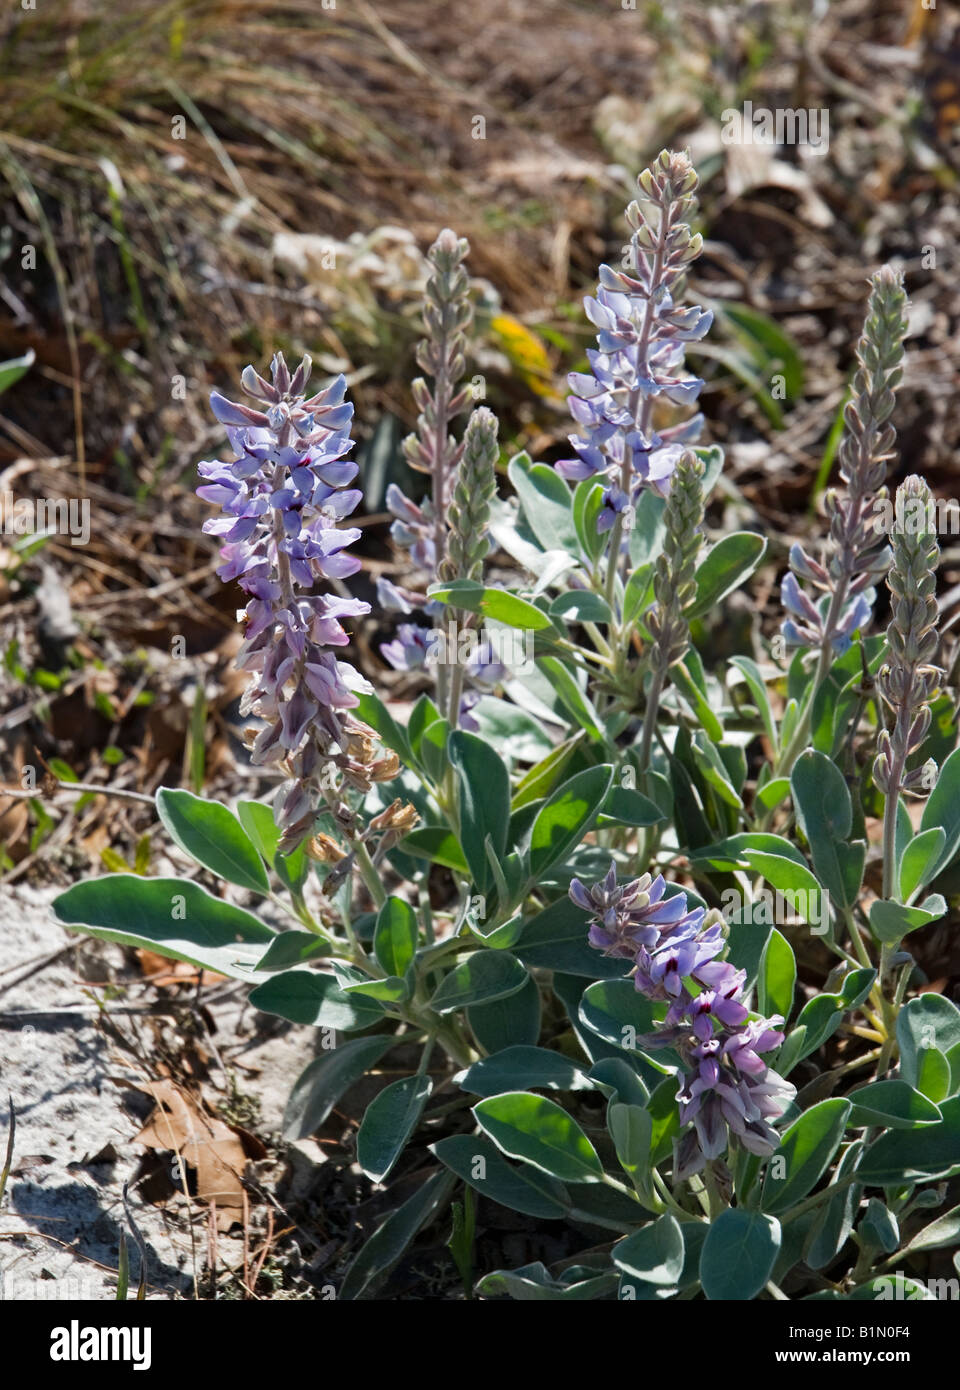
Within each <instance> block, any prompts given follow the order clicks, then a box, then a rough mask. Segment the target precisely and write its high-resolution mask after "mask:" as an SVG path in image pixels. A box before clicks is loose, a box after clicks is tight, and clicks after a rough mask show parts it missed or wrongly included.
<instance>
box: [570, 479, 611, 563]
mask: <svg viewBox="0 0 960 1390" xmlns="http://www.w3.org/2000/svg"><path fill="white" fill-rule="evenodd" d="M604 492H605V488H604V486H603V483H602V482H601V481H600V479H599V478H596V477H593V478H584V479H583V480H582V481H581V482H579V483H578V484H577V486H576V489H575V490H574V494H573V524H574V527H575V528H576V532H577V540H578V542H579V544H580V550H581V551H582V553H583V554H584V555H585V556H586V557H587V559H588V560H591V561H596V560H599V558H600V556H601V555H602V554H603V551H604V547H605V546H606V544H607V536H606V534H605V533H603V532H600V531H598V530H597V518H598V517H599V515H600V512H601V511H602V509H603V497H604Z"/></svg>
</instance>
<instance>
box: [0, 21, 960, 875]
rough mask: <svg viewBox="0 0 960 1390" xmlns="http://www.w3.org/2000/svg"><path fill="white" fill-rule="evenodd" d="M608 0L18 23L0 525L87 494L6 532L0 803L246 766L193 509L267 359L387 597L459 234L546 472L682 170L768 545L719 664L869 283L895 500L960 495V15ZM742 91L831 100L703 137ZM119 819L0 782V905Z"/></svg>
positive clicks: (0, 30) (808, 494)
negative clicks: (607, 281) (768, 126)
mask: <svg viewBox="0 0 960 1390" xmlns="http://www.w3.org/2000/svg"><path fill="white" fill-rule="evenodd" d="M627 2H628V0H624V3H621V0H538V2H537V3H536V4H532V3H530V0H471V2H470V3H469V4H468V3H465V0H454V3H450V4H446V5H442V6H441V5H437V4H436V3H429V0H393V3H391V4H390V5H386V4H384V3H383V2H382V0H326V3H321V0H244V2H243V3H240V0H170V3H165V4H158V3H156V0H56V3H53V0H36V4H35V8H32V7H31V8H24V7H23V6H21V4H20V3H19V2H18V0H9V3H8V5H7V7H6V8H5V11H4V13H3V15H2V17H0V189H2V194H0V196H2V198H3V216H2V219H0V362H2V361H4V360H6V359H18V358H25V359H26V360H27V361H28V362H30V365H29V368H28V369H27V370H26V371H25V372H24V373H23V374H22V375H21V376H20V377H19V379H18V380H16V381H15V382H13V381H10V382H9V383H8V389H7V390H6V391H5V392H4V394H3V396H2V398H0V506H2V505H3V502H2V499H3V496H4V494H5V493H7V494H16V495H17V496H37V497H51V496H54V497H57V496H66V497H86V498H89V499H90V501H91V504H92V517H93V535H92V539H91V542H90V544H89V545H88V546H85V547H73V546H71V545H70V544H69V543H68V540H67V539H66V538H64V537H62V536H59V537H58V536H51V537H47V538H16V537H12V536H11V535H9V534H6V533H4V532H2V531H0V656H2V658H3V663H2V671H0V784H6V785H7V786H8V787H18V786H20V785H21V783H20V774H21V771H22V768H23V767H24V766H25V765H27V764H30V763H35V762H36V758H37V754H38V753H39V755H40V757H41V759H43V760H44V764H45V766H46V767H47V768H48V769H49V770H50V771H51V774H52V775H53V776H55V777H68V778H77V777H79V778H81V779H82V780H86V781H91V782H93V783H97V782H98V781H107V780H111V781H114V782H118V781H119V782H120V783H122V784H124V785H127V786H129V787H131V788H138V789H140V790H143V791H152V790H153V789H154V788H155V787H156V786H157V785H158V784H160V783H161V782H167V783H170V782H173V783H178V782H180V781H183V782H184V784H185V785H192V786H194V787H196V788H198V789H199V788H200V787H202V786H205V785H206V786H208V787H211V788H212V789H213V790H214V794H216V790H217V788H218V786H219V788H220V789H224V788H226V789H229V788H230V786H231V784H232V782H233V781H234V779H235V778H236V777H237V776H240V775H246V774H241V772H238V771H237V764H236V749H237V745H236V741H235V738H234V733H235V729H234V720H233V711H234V702H235V700H236V698H237V695H238V694H239V686H238V684H237V680H236V676H235V674H233V673H232V668H231V658H232V655H233V652H234V651H235V648H236V644H237V642H238V640H239V638H238V633H237V630H236V622H235V609H236V607H237V600H238V595H237V593H236V592H231V591H230V590H225V589H224V586H222V585H221V584H220V583H219V581H218V580H217V579H216V576H215V573H214V569H215V552H214V549H213V547H212V546H211V545H210V543H209V542H208V540H207V538H205V537H204V536H202V534H201V533H200V526H201V523H202V520H203V518H204V517H205V516H206V515H207V514H208V508H206V507H205V506H204V505H203V504H201V503H200V502H198V501H197V499H196V498H195V497H194V495H193V491H192V489H193V486H194V485H195V465H196V462H197V460H198V459H200V458H205V457H210V456H213V455H215V454H216V453H218V452H219V451H220V449H221V447H222V443H221V431H220V429H219V427H217V426H216V424H215V422H214V421H213V420H212V417H211V415H210V413H209V410H208V406H207V396H208V392H209V390H210V389H211V387H213V386H217V387H219V388H221V389H230V388H231V387H232V385H233V382H234V380H235V378H236V376H237V374H238V372H239V370H240V369H241V368H242V367H243V366H244V365H245V364H246V363H247V362H248V361H254V362H256V363H258V364H260V365H261V366H262V365H263V364H264V363H265V362H266V361H268V360H269V357H270V355H271V353H272V352H273V351H274V350H276V349H277V348H281V349H283V350H284V351H285V352H287V353H288V354H289V355H290V356H291V357H294V358H295V357H297V356H298V354H299V353H300V352H302V351H309V352H310V353H311V354H312V355H313V357H314V360H315V363H316V367H315V371H316V372H317V373H318V374H320V375H326V374H330V373H334V372H339V371H343V372H345V373H346V374H347V376H348V379H349V381H350V390H351V395H352V398H353V399H354V401H355V404H356V412H357V429H356V434H357V438H358V449H359V456H360V459H361V463H362V466H363V477H364V483H365V490H366V500H365V508H366V515H365V516H364V517H362V518H361V522H360V524H361V525H363V526H364V529H365V536H364V542H363V545H362V549H363V551H364V556H365V562H366V573H365V575H364V576H358V583H357V585H355V586H354V587H355V588H356V589H357V590H358V592H360V593H361V594H362V596H364V597H368V598H372V592H373V591H372V583H371V579H372V577H373V576H375V575H376V574H377V573H381V572H384V571H386V572H388V573H393V572H394V564H395V559H394V557H393V556H392V554H391V551H390V547H389V541H388V536H387V525H386V521H385V518H384V515H383V511H382V499H383V493H384V490H385V487H386V484H387V482H388V481H390V480H391V479H392V480H396V481H398V482H400V484H401V486H404V487H405V488H406V489H407V490H409V491H411V492H412V493H413V494H414V495H415V496H416V495H419V491H420V490H421V487H422V484H421V483H420V482H419V481H418V480H415V479H412V478H411V477H410V476H409V475H407V474H405V472H404V469H403V466H402V463H401V460H400V455H399V449H398V447H397V445H398V441H399V439H400V438H401V437H402V435H403V434H404V433H405V432H406V431H407V430H408V429H409V428H410V427H411V425H412V423H413V417H414V414H415V411H414V409H413V405H412V401H411V398H410V393H409V381H410V377H411V376H412V375H413V374H414V372H415V369H414V365H413V347H414V344H415V342H416V339H417V337H418V335H419V304H420V293H421V289H422V284H423V279H424V268H425V263H424V252H425V251H426V249H427V247H428V246H429V244H430V243H431V241H432V240H433V238H434V237H435V235H436V233H437V231H438V230H439V229H440V228H441V227H443V226H446V225H449V226H452V227H454V228H455V229H456V231H457V232H458V233H460V234H462V235H466V236H467V237H468V238H469V240H470V243H471V247H472V253H471V258H470V271H471V274H472V276H473V277H474V288H475V296H476V301H477V332H476V337H475V341H474V348H473V356H472V360H471V362H470V364H469V371H470V374H471V375H473V374H478V375H480V376H482V377H483V379H484V382H485V384H486V395H487V401H488V404H490V405H491V406H492V407H493V408H494V409H495V410H496V411H497V413H498V414H499V416H500V419H501V438H502V440H503V442H504V459H505V460H506V459H507V458H508V457H509V456H510V454H511V453H512V452H514V451H515V450H516V449H517V448H520V447H524V448H527V449H528V450H529V451H530V452H531V454H532V455H534V456H535V457H538V458H542V459H546V460H548V461H549V460H551V459H554V458H557V457H560V456H562V453H563V452H564V447H565V446H564V444H563V439H564V436H565V434H566V433H567V432H568V431H569V429H570V427H571V426H570V421H569V417H568V414H567V412H566V408H565V406H564V396H565V384H564V376H565V373H566V372H567V371H569V370H570V369H571V368H575V367H577V366H578V365H580V363H581V361H582V358H583V353H584V349H585V347H586V346H588V345H589V343H590V341H591V329H590V326H589V324H588V323H587V322H586V320H585V318H584V315H583V312H582V308H581V303H580V301H581V297H582V295H583V294H584V293H585V292H592V289H593V285H594V282H595V278H596V267H597V264H598V262H599V261H601V260H603V259H609V258H615V259H618V258H619V247H620V246H621V244H622V242H623V240H624V238H625V232H624V223H623V220H622V211H623V207H624V204H625V202H626V201H627V200H628V199H629V197H630V196H631V190H632V187H633V180H634V178H635V176H636V173H637V172H638V170H639V169H640V168H642V167H643V165H644V164H645V163H646V162H648V161H649V160H650V159H651V158H652V157H653V156H655V155H656V153H657V152H658V151H659V149H661V148H662V147H663V146H666V145H679V146H689V148H690V150H691V153H692V155H693V157H694V159H695V161H696V163H697V166H698V168H699V171H700V174H701V179H702V200H701V228H700V229H701V230H702V231H703V233H704V236H705V239H706V249H705V254H704V256H703V258H702V260H701V261H700V262H699V263H698V265H697V267H696V274H695V276H694V277H693V280H692V283H691V287H690V293H691V296H692V297H694V298H696V300H697V301H698V302H702V303H708V304H710V305H711V306H712V307H713V308H714V309H715V311H716V313H717V323H716V327H715V329H714V331H713V332H712V334H711V336H710V339H709V341H708V342H707V343H705V344H703V345H702V351H701V352H699V353H698V354H697V355H696V356H695V357H694V358H693V361H694V365H695V366H696V368H697V369H698V370H699V371H700V372H701V374H702V375H704V376H705V377H706V379H707V387H706V390H705V393H704V397H703V405H704V410H705V412H706V414H707V417H708V426H709V432H710V436H711V438H712V439H713V440H714V441H716V442H719V443H722V444H723V445H724V446H725V448H726V449H727V456H728V465H727V471H726V474H725V480H724V483H723V487H722V491H721V495H720V497H719V499H718V501H717V502H716V503H715V505H714V508H713V509H712V511H711V517H710V521H711V526H712V527H714V528H718V529H719V528H722V527H724V526H727V525H729V524H733V523H736V524H737V525H740V526H743V525H746V526H752V527H755V528H756V529H760V530H762V531H764V532H765V533H767V534H768V535H769V537H770V538H771V542H772V545H771V552H770V564H769V566H768V568H767V569H766V570H765V571H763V572H762V574H761V575H760V576H759V577H758V580H757V583H756V585H755V590H754V595H753V599H752V601H751V602H750V603H749V604H745V605H744V611H743V612H742V614H741V615H740V617H739V618H737V617H736V615H735V621H734V622H732V623H730V624H728V625H727V626H726V627H725V629H724V630H723V631H716V632H714V633H713V634H709V633H708V634H707V636H708V637H710V638H711V639H712V640H713V642H714V645H715V647H716V648H717V650H718V652H723V651H732V650H747V649H749V646H750V644H751V642H753V641H754V640H755V639H756V638H757V637H758V636H761V637H762V635H763V633H764V632H765V631H767V632H768V631H770V630H772V627H773V625H774V623H775V621H776V619H777V616H778V614H777V607H778V599H777V592H778V590H777V584H778V579H779V570H781V569H782V564H783V555H784V554H785V550H786V548H787V546H788V545H789V543H790V541H791V540H792V539H793V538H794V537H795V536H798V535H803V534H809V532H810V531H811V529H819V528H820V525H821V523H820V521H819V519H818V518H817V516H816V504H817V498H818V496H819V494H820V493H821V492H822V490H823V488H824V486H825V485H826V483H827V480H828V479H829V477H830V473H831V467H832V463H833V457H834V452H835V449H836V444H837V442H838V421H839V418H840V410H841V408H842V403H843V400H844V394H845V390H846V385H847V381H848V378H849V374H850V370H851V364H852V351H853V346H854V343H855V340H856V336H857V333H858V331H859V327H860V324H861V322H862V317H863V307H864V302H865V293H866V285H865V280H866V276H867V274H868V272H869V271H870V270H872V269H874V268H875V267H876V265H877V264H879V263H880V262H881V261H883V260H887V259H892V260H894V261H895V262H896V263H897V264H898V265H901V266H902V267H903V268H904V270H905V271H906V274H907V279H908V285H909V289H910V294H911V300H912V309H911V339H910V342H909V344H908V347H909V358H908V363H909V365H908V370H907V377H906V383H905V386H904V389H903V391H902V394H901V398H900V402H899V405H898V413H897V424H898V430H899V433H900V438H901V444H902V462H900V463H898V465H897V468H898V471H897V473H896V474H895V477H894V481H897V480H899V478H900V477H901V476H903V475H904V474H905V473H906V472H908V471H921V472H924V473H926V474H927V476H928V478H929V480H930V482H931V485H932V486H933V487H934V488H935V489H936V490H939V491H940V492H941V493H945V494H946V495H950V494H951V493H952V492H954V491H955V490H956V488H955V485H953V484H952V483H951V479H953V478H954V477H955V472H954V470H955V466H956V459H957V445H958V437H960V423H958V419H960V417H958V415H957V412H956V410H955V409H954V408H953V399H954V397H955V394H956V389H957V379H958V362H960V346H958V344H960V336H958V324H960V281H958V276H957V272H956V255H957V253H956V247H957V245H958V233H960V226H958V223H960V211H958V206H957V198H956V191H957V177H958V169H960V95H958V92H960V39H958V28H957V17H956V11H955V10H954V9H953V8H952V7H949V6H947V5H946V4H944V3H942V4H938V5H936V6H934V7H932V8H930V9H927V8H926V7H925V6H924V4H923V3H922V0H837V3H829V4H828V3H826V0H817V3H795V2H794V0H770V2H769V3H718V4H715V5H712V6H710V7H704V6H702V5H701V4H699V3H697V0H689V2H688V0H670V3H667V4H663V5H659V4H651V3H645V0H636V4H635V7H631V8H627V7H625V4H626V3H627ZM25 3H27V4H29V3H30V0H25ZM928 3H929V0H928ZM748 100H749V101H752V102H753V103H754V105H755V106H757V107H760V106H762V107H766V108H770V109H774V110H775V109H778V108H781V109H782V108H791V109H799V108H803V109H809V108H815V109H819V110H826V111H828V112H829V120H830V141H829V147H828V149H827V150H825V151H824V152H821V153H817V152H814V151H812V150H810V149H803V148H801V147H797V146H776V147H771V146H763V145H725V144H724V143H723V141H722V139H721V129H722V115H723V112H724V111H725V110H727V109H729V108H731V107H736V108H739V107H741V106H742V104H743V103H744V102H745V101H748ZM31 248H33V252H32V254H31ZM3 385H4V381H3V380H2V379H0V388H2V386H3ZM774 385H776V387H777V389H774ZM945 545H946V555H945V564H944V570H945V577H944V583H945V586H946V593H945V608H946V609H947V611H948V614H949V613H950V612H952V611H953V609H952V605H955V595H954V588H955V586H956V583H957V578H958V576H957V573H956V571H957V568H958V566H957V559H958V556H957V555H956V554H955V553H954V551H953V550H951V548H950V543H949V541H946V542H945ZM741 619H742V621H741ZM947 620H948V621H949V617H948V619H947ZM389 627H390V624H389V622H388V621H385V620H384V619H383V618H382V617H380V616H378V615H377V614H376V613H374V615H372V618H371V620H370V622H369V623H368V624H367V625H365V627H363V628H362V629H361V631H360V632H359V633H358V638H357V645H358V647H359V658H360V661H361V664H362V665H364V666H365V667H366V669H367V670H368V672H369V673H372V674H373V675H374V676H375V678H376V679H377V681H378V683H379V685H380V686H381V688H384V689H386V690H388V691H392V692H393V693H394V694H395V695H397V696H399V697H401V698H402V697H403V696H404V695H405V693H406V688H405V687H404V685H403V680H404V679H405V678H402V677H398V676H396V674H395V673H389V672H387V671H386V670H385V668H384V663H383V662H382V661H381V659H380V657H379V656H378V654H377V650H376V648H377V644H378V643H379V641H380V640H382V638H383V637H384V636H385V635H386V633H387V632H388V631H389ZM177 637H182V638H183V642H184V649H185V651H186V655H187V659H186V660H185V661H184V660H178V661H174V660H172V659H171V645H172V643H173V642H174V639H175V638H177ZM398 682H399V684H398ZM106 811H107V808H106V807H105V806H104V803H103V799H102V798H100V799H97V800H92V799H91V800H89V801H88V800H85V799H84V798H80V799H78V801H77V803H76V805H75V806H73V807H72V808H71V809H70V810H69V812H67V813H66V814H64V815H63V817H62V818H59V819H58V818H57V813H51V811H50V810H49V809H48V807H47V806H46V805H45V804H44V803H43V802H42V801H41V800H39V799H33V800H30V801H24V800H23V799H18V800H5V799H4V798H3V796H2V789H0V880H2V879H3V878H4V877H8V878H9V877H12V876H15V877H22V876H23V875H25V874H28V873H29V872H30V871H31V870H36V868H37V867H38V865H39V863H40V862H41V861H42V862H43V863H44V864H45V866H46V869H45V871H47V872H52V873H53V874H54V876H56V877H59V878H60V879H63V878H69V877H70V876H72V875H73V874H74V873H76V872H77V871H78V870H81V869H82V870H85V869H86V868H87V867H88V866H89V864H90V862H91V861H94V862H96V861H97V860H98V859H99V860H100V861H102V862H103V863H104V864H105V865H106V866H107V867H120V866H122V865H123V864H124V863H129V864H131V865H133V864H135V863H136V864H137V866H140V864H141V863H143V864H144V865H145V864H146V862H147V859H148V857H149V856H148V854H147V851H146V850H144V849H143V848H142V845H141V841H142V829H143V811H142V809H140V810H138V809H137V808H136V807H135V806H134V807H133V808H132V809H131V808H127V809H123V808H122V807H121V808H119V809H118V807H117V805H116V804H115V803H111V804H110V806H109V819H108V816H107V814H106ZM138 816H139V820H138ZM124 855H126V856H127V858H126V859H124V857H123V856H124ZM138 855H139V858H138ZM145 856H146V857H145ZM118 861H119V862H118Z"/></svg>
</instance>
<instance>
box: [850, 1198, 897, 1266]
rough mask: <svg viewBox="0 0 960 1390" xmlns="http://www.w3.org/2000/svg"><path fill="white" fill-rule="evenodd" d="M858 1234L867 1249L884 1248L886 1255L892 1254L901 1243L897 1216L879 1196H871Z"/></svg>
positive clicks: (861, 1219) (877, 1249)
mask: <svg viewBox="0 0 960 1390" xmlns="http://www.w3.org/2000/svg"><path fill="white" fill-rule="evenodd" d="M857 1234H858V1236H859V1237H860V1239H861V1241H862V1242H863V1244H864V1246H865V1247H866V1248H867V1249H869V1250H876V1251H881V1250H882V1251H883V1253H884V1254H886V1255H892V1254H893V1252H894V1250H896V1248H897V1246H898V1245H899V1244H900V1227H899V1225H898V1223H897V1218H896V1217H895V1216H894V1214H893V1212H892V1211H890V1210H889V1209H888V1208H887V1207H886V1206H885V1205H884V1203H883V1202H881V1201H880V1200H879V1198H877V1197H871V1198H870V1200H869V1202H868V1203H867V1209H866V1211H865V1212H864V1214H863V1216H862V1217H861V1218H860V1225H859V1226H858V1228H857Z"/></svg>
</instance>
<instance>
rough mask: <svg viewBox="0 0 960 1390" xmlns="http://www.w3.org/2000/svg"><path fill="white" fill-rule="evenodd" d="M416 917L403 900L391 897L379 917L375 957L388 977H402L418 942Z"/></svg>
mask: <svg viewBox="0 0 960 1390" xmlns="http://www.w3.org/2000/svg"><path fill="white" fill-rule="evenodd" d="M418 936H419V933H418V929H417V914H416V913H415V912H414V910H413V908H412V907H411V906H410V904H409V903H408V902H404V900H403V898H396V897H390V898H387V901H386V902H385V903H384V904H383V907H381V909H380V911H379V912H378V913H377V924H376V926H375V927H374V929H373V953H374V955H375V956H376V958H377V961H378V962H379V964H380V965H381V966H382V967H383V969H384V970H385V971H386V972H387V974H388V975H399V976H401V977H402V976H403V975H404V973H405V971H406V969H407V966H408V965H409V964H410V962H411V961H412V960H413V957H414V954H415V952H416V949H417V940H418Z"/></svg>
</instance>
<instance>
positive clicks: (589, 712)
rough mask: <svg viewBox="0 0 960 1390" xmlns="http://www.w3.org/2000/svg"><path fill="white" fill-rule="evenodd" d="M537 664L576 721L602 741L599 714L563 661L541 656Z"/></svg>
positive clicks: (593, 736) (593, 737) (602, 735)
mask: <svg viewBox="0 0 960 1390" xmlns="http://www.w3.org/2000/svg"><path fill="white" fill-rule="evenodd" d="M537 666H538V667H539V669H540V670H541V671H542V672H543V674H544V675H545V676H546V677H547V679H548V680H549V682H550V684H551V686H552V687H553V690H554V692H555V693H556V695H557V698H558V699H559V700H560V702H561V704H562V705H563V707H564V709H565V710H566V711H567V713H568V714H569V715H570V717H571V718H572V719H573V721H574V723H575V724H578V725H579V726H580V728H581V729H585V730H586V732H587V733H588V734H589V735H590V737H591V738H592V739H593V740H594V741H595V742H598V743H599V742H601V741H602V740H603V737H604V733H603V729H602V728H601V726H600V718H599V715H598V714H597V712H596V710H595V709H594V707H593V705H592V704H591V703H590V701H589V699H588V698H587V696H586V695H584V693H583V691H582V690H581V689H580V687H579V685H578V684H577V682H576V681H575V680H574V678H573V676H572V675H571V674H570V672H569V670H568V669H567V667H566V666H565V665H564V664H563V662H562V661H558V660H557V658H556V657H553V656H541V657H538V658H537Z"/></svg>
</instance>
